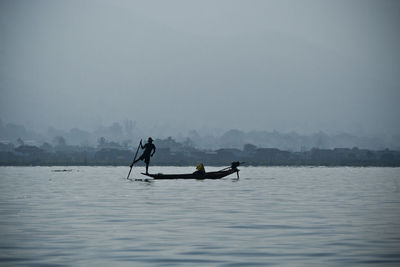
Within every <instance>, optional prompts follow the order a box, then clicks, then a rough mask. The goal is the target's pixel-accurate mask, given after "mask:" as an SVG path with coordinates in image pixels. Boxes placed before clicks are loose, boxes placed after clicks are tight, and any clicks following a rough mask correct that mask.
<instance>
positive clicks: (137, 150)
mask: <svg viewBox="0 0 400 267" xmlns="http://www.w3.org/2000/svg"><path fill="white" fill-rule="evenodd" d="M141 143H142V139H140V142H139V145H138V147H137V149H136V153H135V157H134V158H133V161H132V164H131V168H130V170H129V173H128V176H127V177H126V179H129V175H131V171H132V167H133V163H135V160H136V156H137V153H138V152H139V148H140V144H141Z"/></svg>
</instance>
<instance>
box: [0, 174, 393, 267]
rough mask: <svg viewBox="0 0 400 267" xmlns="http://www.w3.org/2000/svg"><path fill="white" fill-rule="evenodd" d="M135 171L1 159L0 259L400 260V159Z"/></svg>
mask: <svg viewBox="0 0 400 267" xmlns="http://www.w3.org/2000/svg"><path fill="white" fill-rule="evenodd" d="M58 169H69V170H71V171H68V172H54V170H58ZM206 169H207V170H210V171H211V170H217V169H218V168H215V167H209V168H206ZM128 171H129V168H128V167H68V168H67V167H2V168H0V265H7V266H9V265H38V266H44V265H52V266H54V265H68V266H71V265H74V266H87V265H92V266H93V265H100V266H110V265H113V266H178V265H180V266H199V265H202V266H266V265H290V266H292V265H304V266H305V265H310V264H317V265H321V266H322V265H327V266H343V265H345V266H346V265H397V264H400V205H399V204H400V169H399V168H324V167H321V168H308V167H301V168H289V167H271V168H267V167H242V168H241V173H240V174H241V177H240V179H239V180H237V179H235V178H236V175H231V176H228V177H227V178H224V179H222V180H203V181H197V180H167V181H153V182H142V181H129V180H126V179H125V178H126V175H127V173H128ZM140 171H143V167H141V168H139V167H138V168H134V169H133V171H132V175H131V176H132V177H133V178H139V177H140V174H139V173H140ZM151 171H152V172H162V173H177V172H182V173H184V172H192V171H194V168H188V167H152V168H151Z"/></svg>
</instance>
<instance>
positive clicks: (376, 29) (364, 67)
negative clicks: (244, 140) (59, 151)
mask: <svg viewBox="0 0 400 267" xmlns="http://www.w3.org/2000/svg"><path fill="white" fill-rule="evenodd" d="M399 48H400V1H385V0H376V1H368V0H359V1H357V0H352V1H348V0H345V1H338V0H332V1H322V0H315V1H305V0H293V1H282V0H279V1H254V0H251V1H244V0H243V1H215V0H212V1H204V0H201V1H187V0H182V1H120V0H118V1H115V0H113V1H111V0H110V1H15V0H13V1H4V0H0V90H1V91H0V92H1V95H0V99H1V100H0V101H1V102H0V118H1V119H2V120H3V121H4V122H16V123H21V124H24V125H27V126H28V127H32V128H34V129H42V128H43V129H45V128H47V127H48V126H50V125H53V126H55V127H58V128H63V129H68V128H71V127H75V126H77V127H81V128H84V129H85V128H86V129H91V128H93V127H95V126H97V125H100V124H103V125H107V124H110V123H111V122H114V121H123V120H126V119H131V120H134V121H137V123H138V126H143V127H153V126H158V127H160V126H163V125H169V126H170V127H176V128H177V131H178V130H179V129H187V128H194V129H201V128H210V129H212V128H222V129H232V128H236V129H242V130H247V131H248V130H253V129H257V130H274V129H276V130H280V131H291V130H296V131H300V132H313V131H317V130H323V131H327V132H331V133H332V132H341V131H346V132H352V133H364V134H374V133H378V132H380V133H390V134H393V133H397V134H398V133H400V123H399V114H400V108H399V100H400V51H399V50H400V49H399Z"/></svg>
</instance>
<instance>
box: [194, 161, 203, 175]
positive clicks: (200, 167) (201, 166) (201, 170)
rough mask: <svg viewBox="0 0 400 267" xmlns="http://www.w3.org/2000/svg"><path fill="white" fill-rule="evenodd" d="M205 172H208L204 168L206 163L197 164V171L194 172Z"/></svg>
mask: <svg viewBox="0 0 400 267" xmlns="http://www.w3.org/2000/svg"><path fill="white" fill-rule="evenodd" d="M205 173H206V170H205V169H204V164H203V163H200V164H199V165H197V167H196V171H195V172H194V173H193V174H199V175H201V174H205Z"/></svg>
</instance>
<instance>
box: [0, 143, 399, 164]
mask: <svg viewBox="0 0 400 267" xmlns="http://www.w3.org/2000/svg"><path fill="white" fill-rule="evenodd" d="M154 144H155V145H156V146H157V152H156V154H155V155H154V157H153V158H152V161H151V164H152V165H161V166H166V165H173V166H193V165H197V164H198V163H204V164H206V165H209V166H210V165H212V166H223V165H229V164H230V162H232V161H243V162H246V163H247V164H248V165H253V166H283V165H288V166H303V165H308V166H400V151H395V150H389V149H384V150H368V149H359V148H357V147H353V148H334V149H321V148H312V149H310V150H307V151H298V152H293V151H287V150H280V149H277V148H265V147H257V146H255V145H253V144H245V145H244V146H243V147H242V148H241V149H238V148H221V149H216V150H202V149H196V148H194V147H193V146H192V145H191V144H190V143H185V142H183V143H180V142H177V141H175V140H174V139H173V138H171V137H169V138H166V139H156V140H155V141H154ZM134 150H136V148H133V147H132V146H128V144H120V143H118V142H113V141H107V140H106V139H105V138H99V140H98V145H97V147H92V146H76V145H67V143H66V142H65V139H64V138H62V137H58V138H56V140H55V145H51V144H49V143H47V142H44V143H43V144H42V145H40V146H35V145H27V144H25V143H24V142H23V140H20V139H19V140H18V145H14V144H11V143H8V144H5V143H0V165H1V166H31V165H33V166H55V165H59V166H60V165H61V166H62V165H67V166H68V165H69V166H71V165H88V166H92V165H113V166H128V165H129V164H130V163H131V162H132V159H133V155H134ZM139 165H140V164H139Z"/></svg>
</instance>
